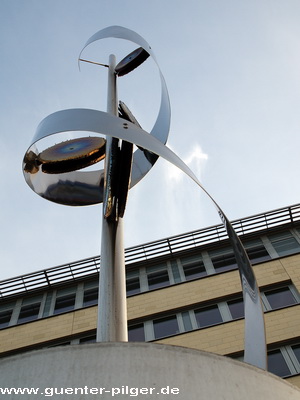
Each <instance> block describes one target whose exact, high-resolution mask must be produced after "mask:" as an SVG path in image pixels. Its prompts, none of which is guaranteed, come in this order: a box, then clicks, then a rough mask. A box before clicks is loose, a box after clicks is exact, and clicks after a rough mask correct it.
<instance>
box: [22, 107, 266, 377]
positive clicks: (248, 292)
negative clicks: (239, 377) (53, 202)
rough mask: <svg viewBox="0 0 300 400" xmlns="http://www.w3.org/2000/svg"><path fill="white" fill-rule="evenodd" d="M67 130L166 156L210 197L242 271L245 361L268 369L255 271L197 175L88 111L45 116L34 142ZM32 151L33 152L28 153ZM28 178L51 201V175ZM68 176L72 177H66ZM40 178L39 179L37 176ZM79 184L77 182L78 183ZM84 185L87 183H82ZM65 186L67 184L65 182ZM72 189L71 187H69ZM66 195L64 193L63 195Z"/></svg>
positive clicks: (126, 128)
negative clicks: (127, 144) (96, 135)
mask: <svg viewBox="0 0 300 400" xmlns="http://www.w3.org/2000/svg"><path fill="white" fill-rule="evenodd" d="M66 131H87V132H94V133H98V134H103V135H107V136H112V137H116V138H119V139H123V140H126V141H128V142H131V143H134V144H136V145H137V146H140V147H142V148H144V149H147V150H148V151H151V152H153V153H155V154H157V155H158V156H160V157H163V158H164V159H166V160H167V161H169V162H171V163H172V164H174V165H175V166H176V167H178V168H180V169H181V170H182V171H183V172H185V173H186V174H187V175H188V176H189V177H190V178H191V179H193V180H194V181H195V182H196V183H197V185H198V186H200V188H201V189H202V190H204V191H205V193H206V194H207V195H208V196H209V197H210V198H211V200H212V201H213V203H214V205H215V206H216V208H217V210H218V213H219V215H220V217H221V219H222V221H223V223H224V225H225V227H226V230H227V233H228V236H229V239H230V241H231V244H232V247H233V250H234V253H235V256H236V259H237V264H238V268H239V272H240V278H241V283H242V289H243V297H244V307H245V356H244V360H245V361H246V362H248V363H249V364H252V365H256V366H258V367H260V368H264V369H265V368H266V340H265V328H264V318H263V310H262V305H261V300H260V294H259V289H258V286H257V283H256V279H255V276H254V272H253V269H252V266H251V264H250V261H249V259H248V256H247V254H246V251H245V249H244V247H243V245H242V244H241V242H240V240H239V238H238V236H237V234H236V233H235V231H234V229H233V228H232V226H231V224H230V222H229V221H228V219H227V217H226V216H225V214H224V213H223V211H222V210H221V208H220V207H219V206H218V204H217V203H216V202H215V200H214V199H213V198H212V197H211V196H210V195H209V193H208V192H207V191H206V190H205V189H204V187H203V186H202V185H201V183H200V182H199V180H198V179H197V177H196V176H195V175H194V173H193V172H192V171H191V170H190V169H189V167H188V166H187V165H186V164H185V163H184V162H183V161H182V160H181V159H180V158H179V157H178V156H177V155H176V154H175V153H173V152H172V151H171V150H170V149H169V148H168V147H167V146H165V145H164V144H163V143H161V141H159V140H158V139H156V138H155V137H153V136H152V135H150V134H149V133H147V132H146V131H144V130H142V129H140V128H139V127H137V126H136V125H134V124H132V123H130V122H128V121H126V123H125V122H124V120H122V119H121V118H118V117H115V116H113V115H110V114H107V113H104V112H101V111H97V110H89V109H71V110H63V111H58V112H56V113H54V114H51V115H49V116H48V117H46V118H45V119H44V120H43V121H42V122H41V123H40V125H39V127H38V130H37V134H36V136H35V138H34V142H36V141H38V140H40V139H41V138H44V137H47V136H49V135H53V134H56V133H60V132H66ZM28 151H30V149H29V150H28ZM24 174H25V179H26V180H27V182H28V184H29V185H30V186H31V187H32V188H33V190H35V191H37V192H38V193H40V194H41V195H42V196H43V197H46V198H49V197H50V198H51V197H52V196H53V194H51V195H49V192H50V191H51V185H49V183H50V181H51V176H46V177H47V179H49V180H48V182H44V184H43V186H40V180H39V179H37V181H35V175H32V176H31V177H29V176H28V175H30V174H28V173H26V172H24ZM67 175H68V176H69V174H67ZM37 178H38V177H37ZM77 184H78V183H77ZM82 184H86V182H84V181H82ZM64 186H65V182H64ZM70 187H71V185H70ZM64 195H65V194H64Z"/></svg>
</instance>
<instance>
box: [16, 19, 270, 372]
mask: <svg viewBox="0 0 300 400" xmlns="http://www.w3.org/2000/svg"><path fill="white" fill-rule="evenodd" d="M108 37H114V38H120V39H126V40H129V41H131V42H133V43H135V44H137V45H138V46H140V47H139V48H138V49H136V50H135V51H134V52H132V53H130V54H129V55H128V56H127V57H125V59H123V60H122V61H121V62H120V63H119V64H118V65H116V61H115V57H114V56H113V55H112V56H110V61H109V65H108V67H109V74H108V75H109V78H108V83H109V84H108V100H107V112H102V111H97V110H90V109H70V110H63V111H58V112H56V113H54V114H51V115H49V116H48V117H46V118H45V119H44V120H43V121H42V122H41V123H40V125H39V126H38V128H37V132H36V135H35V136H34V138H33V141H32V144H31V145H30V147H29V149H28V150H27V152H26V154H25V157H24V162H23V171H24V176H25V179H26V182H27V183H28V185H29V186H30V187H31V188H32V189H33V190H34V191H35V192H36V193H38V194H39V195H40V196H42V197H44V198H46V199H48V200H51V201H54V202H57V203H60V204H65V205H73V206H81V205H88V204H97V203H100V202H103V219H102V221H103V225H102V245H101V276H100V300H99V304H100V307H99V315H98V329H97V341H126V340H127V316H126V291H125V263H124V248H123V215H124V211H125V206H126V198H127V192H128V189H129V188H130V187H132V186H134V185H135V184H136V183H137V182H138V181H139V180H141V179H142V178H143V177H144V176H145V175H146V174H147V172H149V170H150V169H151V168H152V166H153V165H154V163H155V161H156V160H157V158H158V156H160V157H163V158H164V159H166V160H167V161H169V162H171V163H172V164H174V165H175V166H177V167H178V168H180V169H181V170H182V171H183V172H185V173H186V174H187V175H188V176H189V177H190V178H191V179H193V180H194V181H195V182H196V183H197V185H198V186H199V187H200V188H201V189H202V190H204V192H205V193H206V194H207V195H208V196H209V197H210V199H211V200H212V202H213V203H214V205H215V207H216V208H217V210H218V213H219V215H220V217H221V219H222V221H223V223H224V225H225V227H226V230H227V233H228V237H229V240H230V242H231V245H232V247H233V250H234V254H235V257H236V260H237V264H238V268H239V272H240V278H241V284H242V290H243V297H244V307H245V355H244V360H245V362H248V363H250V364H253V365H256V366H258V367H260V368H264V369H265V368H266V340H265V328H264V318H263V310H262V305H261V299H260V293H259V289H258V286H257V283H256V279H255V275H254V272H253V269H252V266H251V263H250V261H249V259H248V256H247V253H246V251H245V249H244V247H243V245H242V244H241V241H240V240H239V238H238V236H237V235H236V233H235V231H234V229H233V228H232V226H231V224H230V222H229V220H228V219H227V217H226V216H225V214H224V212H223V211H222V210H221V208H220V207H219V206H218V204H217V203H216V202H215V200H214V199H213V198H212V197H211V196H210V195H209V194H208V193H207V192H206V190H205V189H204V188H203V186H202V185H201V183H200V182H199V180H198V179H197V177H196V176H195V175H194V174H193V172H192V171H191V170H190V169H189V167H188V166H187V165H186V164H185V163H184V162H183V161H182V160H181V159H180V158H179V157H178V156H177V155H176V154H175V153H173V152H172V151H171V150H170V149H169V148H168V147H167V146H165V143H166V141H167V138H168V133H169V127H170V104H169V98H168V92H167V88H166V84H165V80H164V78H163V75H162V74H161V72H160V71H159V73H160V80H161V103H160V108H159V112H158V116H157V119H156V122H155V124H154V126H153V128H152V130H151V132H150V133H148V132H146V131H144V130H143V129H142V128H141V127H140V126H139V124H138V122H137V121H136V120H135V118H134V117H133V115H132V114H131V113H130V111H129V110H128V108H127V107H126V105H125V104H124V103H121V102H120V103H119V114H120V116H121V117H122V118H120V117H119V116H118V101H117V95H116V94H117V90H116V79H117V76H123V75H125V74H127V73H129V72H131V71H132V70H133V69H134V68H136V67H138V66H139V64H140V63H142V62H143V61H145V60H146V58H147V57H148V56H151V57H152V58H153V59H154V60H155V62H156V59H155V56H154V54H153V52H152V49H151V47H150V46H149V44H148V43H147V42H146V41H145V40H144V39H143V38H142V37H141V36H139V35H138V34H137V33H135V32H133V31H131V30H128V29H126V28H123V27H119V26H112V27H108V28H106V29H103V30H101V31H99V32H97V33H96V34H95V35H93V36H92V37H91V38H90V39H89V40H88V41H87V43H86V45H85V47H86V46H88V45H89V44H91V43H92V42H94V41H96V40H99V39H105V38H108ZM85 47H84V48H85ZM66 132H73V133H74V132H80V134H81V137H80V138H77V139H76V138H75V139H72V140H69V141H65V142H62V143H60V144H58V145H54V146H51V147H50V148H45V149H43V146H42V142H43V140H44V139H46V138H49V137H50V138H51V136H52V135H55V137H57V135H56V134H63V133H66ZM82 132H84V133H85V134H83V133H82ZM90 133H92V134H93V135H94V136H92V137H89V136H88V134H90ZM99 134H100V135H102V136H103V135H104V136H106V140H104V139H103V138H100V137H99V136H98V135H99ZM120 141H122V142H120ZM133 144H135V145H136V146H138V150H136V151H135V153H134V154H132V152H133ZM104 156H105V166H104V170H97V171H86V170H85V171H81V170H80V169H82V168H84V167H87V166H90V165H92V164H94V163H97V162H98V161H100V160H101V159H103V157H104Z"/></svg>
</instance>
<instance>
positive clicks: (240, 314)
mask: <svg viewBox="0 0 300 400" xmlns="http://www.w3.org/2000/svg"><path fill="white" fill-rule="evenodd" d="M227 304H228V307H229V310H230V313H231V316H232V319H238V318H244V302H243V299H237V300H231V301H227Z"/></svg>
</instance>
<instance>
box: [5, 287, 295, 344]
mask: <svg viewBox="0 0 300 400" xmlns="http://www.w3.org/2000/svg"><path fill="white" fill-rule="evenodd" d="M65 291H66V290H63V291H62V293H59V292H58V293H57V296H58V297H57V298H56V301H55V308H54V311H53V315H56V314H59V313H62V312H66V311H71V310H73V309H74V307H75V298H76V296H75V294H74V293H70V294H66V293H65ZM60 294H61V296H60ZM97 294H98V290H96V291H95V288H91V289H89V288H87V290H86V291H84V293H83V304H84V305H85V306H90V305H93V304H96V303H97ZM261 297H262V302H263V307H264V310H265V311H269V310H276V309H279V308H283V307H287V306H291V305H294V304H298V303H300V295H299V293H298V291H297V289H296V288H295V287H294V286H293V285H291V284H290V285H286V286H283V287H280V288H274V289H268V290H266V291H264V292H262V293H261ZM31 300H32V298H31ZM36 300H37V299H36ZM27 301H29V299H27ZM48 308H49V307H47V299H46V301H45V302H44V310H42V302H41V301H39V302H38V303H37V302H35V303H33V304H25V305H23V306H22V307H20V308H19V314H18V316H17V315H16V310H17V308H14V309H13V310H12V309H9V310H6V311H2V312H1V313H0V327H1V328H5V327H7V326H12V325H14V323H13V322H14V321H13V315H15V319H16V321H17V322H16V323H17V324H18V323H19V324H20V323H25V322H29V321H34V320H36V319H38V318H39V317H40V318H42V317H43V316H44V317H45V313H47V309H48ZM41 315H42V317H41ZM243 317H244V306H243V299H242V297H240V298H236V297H235V298H232V299H227V300H226V301H221V302H218V303H216V304H209V305H207V306H203V305H202V306H201V307H199V308H197V309H191V310H184V311H182V312H177V313H176V314H171V315H165V316H164V317H162V318H156V319H154V320H150V321H143V322H141V323H138V324H135V325H132V326H130V327H129V337H130V339H131V340H132V341H151V340H156V339H160V338H163V337H167V336H172V335H176V334H179V333H183V332H188V331H191V330H194V329H201V328H205V327H208V326H212V325H217V324H221V323H224V322H227V321H231V320H235V319H239V318H243Z"/></svg>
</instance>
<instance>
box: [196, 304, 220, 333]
mask: <svg viewBox="0 0 300 400" xmlns="http://www.w3.org/2000/svg"><path fill="white" fill-rule="evenodd" d="M195 317H196V320H197V323H198V327H199V328H204V327H205V326H210V325H216V324H220V323H221V322H222V317H221V314H220V311H219V307H218V306H217V305H215V306H210V307H205V308H200V309H199V310H195Z"/></svg>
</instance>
